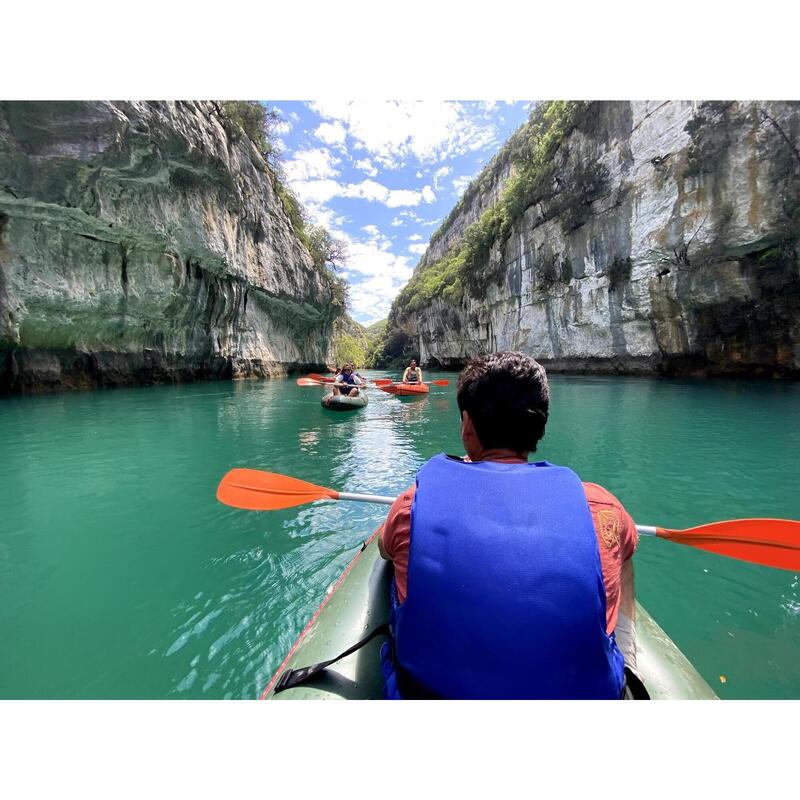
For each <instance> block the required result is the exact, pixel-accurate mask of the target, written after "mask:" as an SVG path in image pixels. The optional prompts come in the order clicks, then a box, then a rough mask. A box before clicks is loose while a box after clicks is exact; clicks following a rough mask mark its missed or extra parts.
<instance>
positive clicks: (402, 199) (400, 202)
mask: <svg viewBox="0 0 800 800" xmlns="http://www.w3.org/2000/svg"><path fill="white" fill-rule="evenodd" d="M427 188H428V187H427V186H426V187H425V189H427ZM425 189H423V190H422V191H421V192H418V191H416V190H414V189H392V190H391V191H390V192H389V196H388V197H387V198H386V201H385V202H386V205H387V206H389V208H399V207H400V206H418V205H419V204H420V203H421V202H422V200H423V199H427V198H426V197H425ZM427 202H429V203H430V200H427Z"/></svg>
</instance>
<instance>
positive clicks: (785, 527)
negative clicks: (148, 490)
mask: <svg viewBox="0 0 800 800" xmlns="http://www.w3.org/2000/svg"><path fill="white" fill-rule="evenodd" d="M395 499H396V498H394V497H386V496H382V495H375V494H354V493H352V492H337V491H336V490H335V489H328V488H326V487H324V486H317V485H316V484H313V483H308V482H307V481H303V480H300V479H299V478H290V477H289V476H287V475H279V474H277V473H275V472H263V471H262V470H258V469H232V470H231V471H230V472H229V473H228V474H227V475H225V477H224V478H223V479H222V480H221V481H220V484H219V487H218V488H217V500H219V501H220V502H221V503H225V505H229V506H233V507H234V508H245V509H248V510H250V511H276V510H278V509H281V508H292V507H293V506H300V505H304V504H305V503H313V502H314V501H315V500H355V501H359V502H362V503H382V504H383V505H391V504H392V503H394V501H395ZM636 530H637V531H638V532H639V535H641V536H657V537H658V538H659V539H667V540H669V541H671V542H676V543H678V544H685V545H688V546H689V547H696V548H698V549H699V550H707V551H708V552H711V553H716V554H717V555H721V556H727V557H728V558H736V559H739V560H740V561H748V562H750V563H751V564H762V565H764V566H766V567H775V568H777V569H788V570H793V571H795V570H800V522H798V521H795V520H789V519H734V520H725V521H723V522H709V523H706V524H705V525H696V526H694V527H693V528H686V529H685V530H671V529H669V528H658V527H653V526H650V525H637V526H636Z"/></svg>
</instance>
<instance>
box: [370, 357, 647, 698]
mask: <svg viewBox="0 0 800 800" xmlns="http://www.w3.org/2000/svg"><path fill="white" fill-rule="evenodd" d="M457 399H458V407H459V411H460V413H461V440H462V442H463V444H464V448H465V450H466V452H467V458H466V459H460V458H455V457H453V456H446V455H443V454H442V455H438V456H435V457H434V458H432V459H431V460H430V461H428V462H427V463H426V464H424V465H423V466H422V468H421V469H420V470H419V472H418V473H417V481H416V486H415V487H411V488H409V489H408V490H407V491H406V492H404V493H403V494H402V495H401V496H400V497H398V498H397V500H396V501H395V503H394V505H392V507H391V509H390V511H389V514H388V516H387V518H386V521H385V522H384V524H383V526H382V529H381V530H380V536H379V539H378V541H379V546H380V551H381V555H382V556H383V557H384V558H387V559H389V560H391V561H392V562H394V581H393V586H392V609H393V610H392V620H391V623H392V624H391V628H392V634H393V635H392V637H391V640H390V642H389V643H387V644H386V645H384V647H383V649H382V651H381V662H382V668H383V673H384V680H385V696H386V697H387V698H390V699H400V698H421V697H427V698H453V699H483V698H487V699H489V698H491V699H523V698H547V699H605V698H607V699H614V698H619V697H621V696H630V695H631V692H630V690H629V689H627V688H626V679H625V674H624V666H625V665H626V664H627V667H629V668H630V669H631V670H635V667H636V649H635V632H634V615H635V604H634V591H633V564H632V562H631V560H630V559H631V557H632V556H633V553H634V550H635V549H636V544H637V533H636V527H635V525H634V523H633V520H632V519H631V517H630V516H629V515H628V513H627V512H626V511H625V509H624V508H623V506H622V504H621V503H620V502H619V500H617V499H616V498H615V497H614V496H613V495H612V494H611V493H610V492H608V491H606V490H605V489H603V488H601V487H600V486H597V485H595V484H591V483H581V481H580V479H579V478H578V476H577V475H576V474H575V473H574V472H572V471H571V470H569V469H567V468H566V467H559V466H555V465H552V464H548V463H547V462H545V461H541V462H537V463H529V462H528V455H529V454H530V453H533V452H535V451H536V446H537V444H538V443H539V441H540V439H541V438H542V437H543V436H544V431H545V426H546V424H547V418H548V413H549V389H548V384H547V377H546V374H545V371H544V368H543V367H542V366H541V365H540V364H539V363H538V362H537V361H535V360H534V359H533V358H530V357H529V356H526V355H524V354H522V353H514V352H503V353H494V354H492V355H489V356H485V357H483V358H480V359H477V360H475V361H473V362H471V363H470V364H469V365H468V366H467V367H466V368H465V369H464V371H463V372H462V373H461V375H460V376H459V379H458V394H457ZM623 654H624V659H623ZM627 683H628V684H630V685H631V686H633V685H636V684H637V683H638V681H637V680H636V678H635V676H629V681H628V682H627Z"/></svg>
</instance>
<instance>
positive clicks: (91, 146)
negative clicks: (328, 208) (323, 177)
mask: <svg viewBox="0 0 800 800" xmlns="http://www.w3.org/2000/svg"><path fill="white" fill-rule="evenodd" d="M331 298H332V294H331V288H330V284H329V283H328V282H327V281H326V279H325V276H324V275H322V274H321V273H320V272H319V271H318V270H316V269H315V268H314V264H313V262H312V259H311V256H310V255H309V253H308V251H307V250H306V249H305V247H304V246H303V245H302V244H301V242H300V241H299V240H298V238H297V237H296V236H295V234H294V232H293V230H292V227H291V224H290V222H289V219H288V217H287V216H286V214H285V213H284V210H283V206H282V204H281V202H280V199H279V197H278V195H277V194H276V188H275V184H274V183H273V178H272V176H271V174H270V173H269V171H268V170H267V169H266V168H265V163H264V160H263V158H262V157H261V155H260V153H259V152H258V151H257V149H256V148H255V146H254V145H253V144H252V142H251V141H250V140H249V139H248V138H247V137H246V136H245V135H244V134H243V132H242V131H241V130H239V129H238V127H237V126H236V125H234V124H232V123H231V122H230V121H229V120H228V118H227V117H225V115H224V114H223V113H222V110H221V108H220V107H219V106H218V104H216V103H212V102H203V103H184V102H177V103H172V102H170V103H157V102H153V103H150V102H148V103H143V102H142V103H139V102H130V103H128V102H125V103H121V102H115V103H109V102H90V103H84V102H75V103H72V102H70V103H8V102H3V103H0V392H3V391H4V392H9V391H24V390H31V389H40V388H71V387H88V386H104V385H114V384H126V383H149V382H155V381H171V380H191V379H199V378H211V377H249V376H266V375H271V374H276V373H281V372H285V371H286V370H288V369H291V368H301V367H302V368H306V367H319V366H322V365H323V364H324V363H325V362H326V361H329V360H330V353H329V338H330V336H329V335H330V331H331V329H332V324H333V319H334V317H335V316H336V313H335V309H334V307H332V306H331Z"/></svg>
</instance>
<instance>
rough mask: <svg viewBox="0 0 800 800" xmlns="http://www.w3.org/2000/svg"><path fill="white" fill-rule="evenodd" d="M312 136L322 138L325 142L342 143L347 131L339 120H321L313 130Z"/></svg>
mask: <svg viewBox="0 0 800 800" xmlns="http://www.w3.org/2000/svg"><path fill="white" fill-rule="evenodd" d="M314 136H316V137H317V138H318V139H322V141H323V142H325V144H343V143H344V140H345V137H346V136H347V131H346V130H345V127H344V125H342V123H341V122H339V120H334V121H333V122H323V123H322V125H320V126H319V127H318V128H317V129H316V130H315V131H314Z"/></svg>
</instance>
